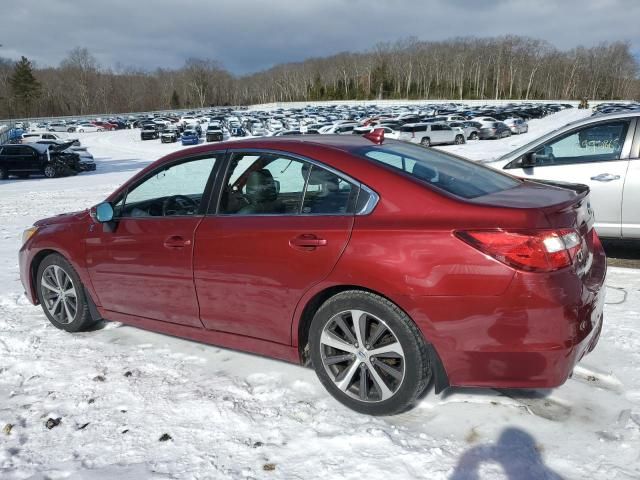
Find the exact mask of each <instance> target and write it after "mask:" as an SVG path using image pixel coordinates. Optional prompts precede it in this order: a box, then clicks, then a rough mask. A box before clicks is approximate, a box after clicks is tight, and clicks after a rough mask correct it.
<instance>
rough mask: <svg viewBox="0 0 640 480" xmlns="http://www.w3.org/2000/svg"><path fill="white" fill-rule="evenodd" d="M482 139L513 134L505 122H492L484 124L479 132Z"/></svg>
mask: <svg viewBox="0 0 640 480" xmlns="http://www.w3.org/2000/svg"><path fill="white" fill-rule="evenodd" d="M479 136H480V140H490V139H497V138H504V137H510V136H511V130H510V129H509V127H508V126H507V125H505V124H504V123H503V122H491V123H488V124H487V123H485V124H483V125H482V128H481V129H480V132H479Z"/></svg>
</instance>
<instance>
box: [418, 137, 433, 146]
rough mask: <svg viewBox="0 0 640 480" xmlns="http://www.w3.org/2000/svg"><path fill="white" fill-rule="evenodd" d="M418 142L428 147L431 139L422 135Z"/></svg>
mask: <svg viewBox="0 0 640 480" xmlns="http://www.w3.org/2000/svg"><path fill="white" fill-rule="evenodd" d="M420 144H421V145H422V146H423V147H430V146H431V139H430V138H429V137H424V138H423V139H422V140H420Z"/></svg>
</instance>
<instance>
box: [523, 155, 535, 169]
mask: <svg viewBox="0 0 640 480" xmlns="http://www.w3.org/2000/svg"><path fill="white" fill-rule="evenodd" d="M536 157H537V155H536V152H529V153H525V154H524V156H523V157H522V168H531V167H535V165H536Z"/></svg>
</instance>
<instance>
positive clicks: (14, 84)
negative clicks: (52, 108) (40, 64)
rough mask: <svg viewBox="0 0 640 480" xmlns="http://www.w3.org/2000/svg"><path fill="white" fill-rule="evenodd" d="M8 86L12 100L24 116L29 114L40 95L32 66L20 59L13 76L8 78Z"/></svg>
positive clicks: (26, 60) (25, 59)
mask: <svg viewBox="0 0 640 480" xmlns="http://www.w3.org/2000/svg"><path fill="white" fill-rule="evenodd" d="M9 85H10V86H11V92H12V94H13V98H14V99H15V100H16V102H17V103H18V105H20V106H22V109H23V111H24V113H25V114H26V115H29V114H30V113H31V105H32V103H33V101H34V100H37V99H38V98H39V97H40V95H41V94H42V86H41V85H40V82H39V81H38V80H36V77H34V76H33V66H32V65H31V62H30V61H29V60H28V59H27V58H26V57H22V58H20V60H19V61H18V62H16V65H15V67H14V69H13V74H12V75H11V77H9Z"/></svg>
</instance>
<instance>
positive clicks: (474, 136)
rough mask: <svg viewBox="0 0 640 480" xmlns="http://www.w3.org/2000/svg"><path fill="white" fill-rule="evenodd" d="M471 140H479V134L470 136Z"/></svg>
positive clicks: (473, 133)
mask: <svg viewBox="0 0 640 480" xmlns="http://www.w3.org/2000/svg"><path fill="white" fill-rule="evenodd" d="M469 140H478V134H477V133H476V132H472V133H471V135H469Z"/></svg>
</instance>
